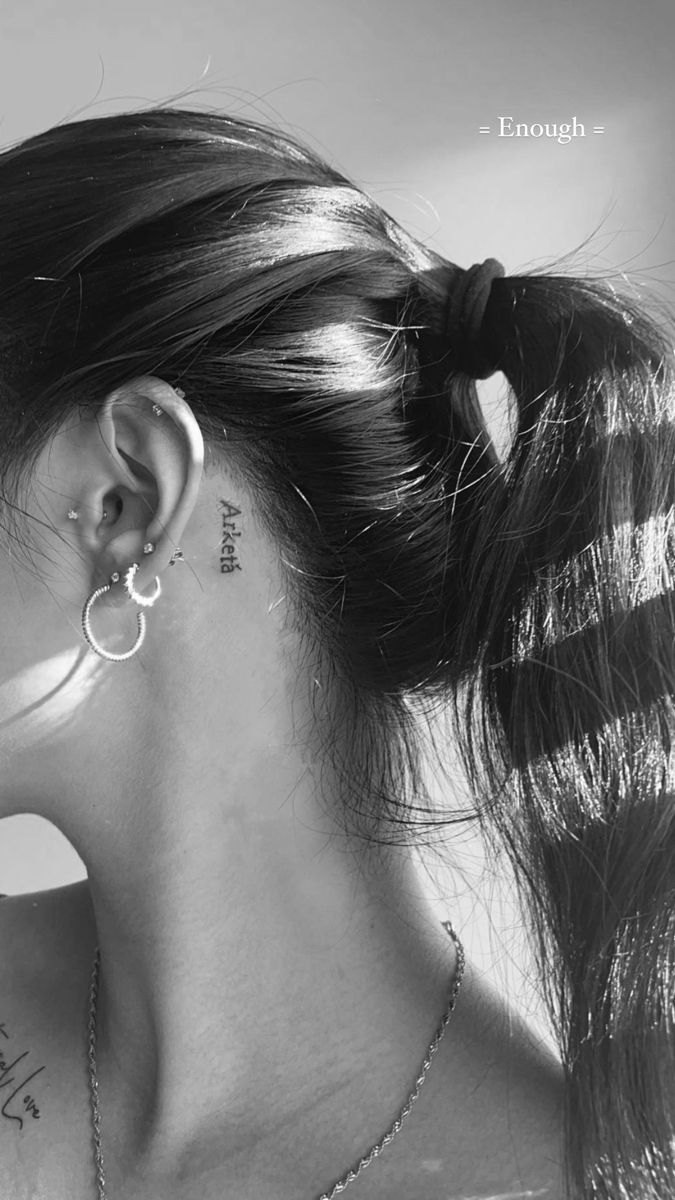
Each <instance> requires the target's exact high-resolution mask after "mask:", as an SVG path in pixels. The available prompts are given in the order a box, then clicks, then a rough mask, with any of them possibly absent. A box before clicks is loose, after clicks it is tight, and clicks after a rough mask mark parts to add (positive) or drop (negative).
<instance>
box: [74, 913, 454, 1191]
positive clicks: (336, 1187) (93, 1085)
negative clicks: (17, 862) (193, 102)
mask: <svg viewBox="0 0 675 1200" xmlns="http://www.w3.org/2000/svg"><path fill="white" fill-rule="evenodd" d="M441 924H442V926H443V928H444V929H445V930H446V932H447V933H449V934H450V937H451V938H452V939H453V941H454V943H455V946H456V948H457V965H456V969H455V973H454V978H453V983H452V990H451V992H450V1000H449V1002H448V1006H447V1008H446V1010H445V1013H444V1014H443V1018H442V1020H441V1023H440V1025H439V1026H438V1029H437V1030H436V1032H435V1034H434V1036H433V1038H432V1039H431V1042H430V1044H429V1046H428V1049H427V1053H426V1057H425V1059H424V1062H423V1063H422V1068H421V1071H420V1074H419V1075H418V1076H417V1079H416V1080H415V1086H414V1088H413V1090H412V1091H411V1093H410V1095H409V1096H408V1099H407V1100H406V1102H405V1104H404V1105H403V1108H402V1109H401V1111H400V1112H399V1114H398V1116H397V1118H396V1120H395V1121H394V1123H393V1124H392V1125H391V1126H390V1127H389V1129H388V1130H387V1132H386V1133H385V1134H384V1136H383V1137H382V1138H380V1141H379V1142H377V1143H376V1144H375V1145H374V1146H373V1147H372V1149H371V1150H369V1151H368V1153H367V1154H366V1155H364V1157H363V1158H361V1159H359V1161H358V1163H356V1164H355V1165H354V1166H353V1167H351V1169H350V1170H349V1171H347V1174H346V1175H343V1176H342V1178H341V1179H339V1180H338V1181H337V1183H334V1184H333V1186H332V1187H331V1189H330V1191H327V1192H322V1193H321V1194H320V1195H319V1196H317V1197H316V1200H333V1198H334V1197H335V1196H337V1195H338V1193H340V1192H344V1190H345V1188H347V1187H349V1185H350V1183H353V1182H354V1180H355V1179H356V1178H357V1176H358V1175H360V1174H361V1172H362V1171H365V1169H366V1167H368V1166H370V1164H371V1162H372V1161H373V1159H374V1158H377V1157H378V1155H379V1154H381V1153H382V1151H383V1149H384V1147H385V1146H388V1145H389V1143H390V1142H392V1141H393V1140H394V1138H395V1137H396V1134H397V1133H398V1131H399V1129H400V1128H401V1125H402V1124H403V1122H404V1121H405V1118H406V1117H407V1116H408V1113H409V1112H410V1110H411V1108H412V1106H413V1104H414V1103H415V1101H416V1099H417V1097H418V1096H419V1093H420V1088H421V1087H422V1084H423V1083H424V1080H425V1079H426V1076H427V1071H428V1070H429V1067H430V1066H431V1060H432V1058H433V1056H434V1054H435V1053H436V1051H437V1050H438V1046H439V1043H440V1040H441V1038H442V1037H443V1034H444V1033H445V1030H446V1028H447V1024H448V1021H449V1020H450V1017H451V1015H452V1012H453V1009H454V1007H455V1004H456V1002H457V996H458V995H459V989H460V987H461V986H462V978H463V976H464V965H465V957H464V947H463V946H462V943H461V942H460V940H459V938H458V936H457V934H456V933H455V931H454V929H453V928H452V925H451V924H450V922H449V921H442V922H441ZM100 964H101V955H100V951H99V948H98V946H97V947H96V950H95V953H94V965H93V967H92V972H91V983H90V985H89V1038H88V1043H89V1050H88V1057H89V1083H90V1092H91V1115H92V1124H93V1127H94V1158H95V1162H96V1179H97V1184H98V1200H106V1191H105V1174H104V1171H103V1151H102V1148H101V1114H100V1112H99V1108H98V1078H97V1076H96V1007H97V1001H98V976H99V968H100Z"/></svg>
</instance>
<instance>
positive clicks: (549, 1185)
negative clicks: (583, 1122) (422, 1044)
mask: <svg viewBox="0 0 675 1200" xmlns="http://www.w3.org/2000/svg"><path fill="white" fill-rule="evenodd" d="M465 985H466V987H465V989H463V996H462V999H463V1004H462V1005H461V1006H460V1005H458V1007H457V1010H456V1012H455V1014H454V1018H453V1020H454V1021H455V1022H456V1024H455V1027H454V1030H453V1034H454V1045H453V1053H452V1055H451V1056H449V1063H448V1106H447V1111H449V1112H452V1113H453V1115H454V1119H453V1126H454V1131H455V1132H454V1136H453V1141H454V1150H455V1153H454V1155H453V1163H454V1167H453V1174H454V1175H455V1180H454V1182H455V1185H456V1190H455V1191H451V1192H450V1196H451V1197H453V1200H454V1196H455V1195H457V1196H458V1197H459V1196H462V1197H463V1196H483V1195H486V1196H493V1195H497V1196H509V1197H513V1198H514V1200H516V1198H518V1200H519V1198H520V1197H521V1196H522V1197H526V1196H537V1197H540V1198H541V1200H562V1198H563V1196H564V1181H563V1152H564V1149H563V1120H564V1116H563V1114H564V1074H563V1070H562V1066H561V1064H560V1062H559V1060H558V1058H557V1057H556V1055H555V1053H554V1051H553V1049H552V1048H551V1047H549V1046H548V1045H547V1044H545V1043H544V1042H542V1041H541V1039H540V1038H538V1037H537V1036H536V1034H535V1033H534V1032H533V1031H532V1029H531V1028H530V1027H529V1025H528V1023H527V1021H526V1020H525V1019H524V1018H523V1017H521V1016H520V1015H519V1014H518V1013H517V1012H516V1011H515V1010H514V1009H513V1008H511V1007H510V1006H509V1004H508V1002H507V999H506V998H505V997H504V996H502V995H500V994H498V993H497V991H496V990H495V989H494V987H493V986H492V985H490V984H488V983H487V982H486V981H485V980H484V979H481V978H480V977H479V976H478V974H477V973H475V972H473V971H471V969H470V968H469V967H467V975H466V977H465Z"/></svg>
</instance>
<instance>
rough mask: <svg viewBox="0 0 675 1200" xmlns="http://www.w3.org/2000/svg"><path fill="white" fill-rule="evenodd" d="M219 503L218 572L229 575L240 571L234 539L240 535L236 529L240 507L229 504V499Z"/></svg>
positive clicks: (237, 547)
mask: <svg viewBox="0 0 675 1200" xmlns="http://www.w3.org/2000/svg"><path fill="white" fill-rule="evenodd" d="M219 503H220V510H221V512H220V515H221V518H222V532H221V535H220V573H221V575H231V574H232V572H233V571H241V563H239V562H238V560H237V551H238V549H239V545H238V544H237V542H235V540H234V539H235V538H240V537H241V531H240V530H238V529H237V523H236V518H237V517H240V516H241V509H240V508H237V507H236V506H235V505H234V504H230V502H229V500H221V501H220V502H219Z"/></svg>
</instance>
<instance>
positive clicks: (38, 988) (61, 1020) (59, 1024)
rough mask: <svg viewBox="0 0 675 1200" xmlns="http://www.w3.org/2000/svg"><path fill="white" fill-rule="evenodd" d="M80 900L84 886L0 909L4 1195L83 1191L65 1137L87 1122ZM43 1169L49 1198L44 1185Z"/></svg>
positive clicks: (76, 1158)
mask: <svg viewBox="0 0 675 1200" xmlns="http://www.w3.org/2000/svg"><path fill="white" fill-rule="evenodd" d="M82 900H83V896H82V889H81V888H80V889H78V885H69V886H67V887H63V888H54V889H49V890H47V891H42V892H32V893H22V894H20V895H14V896H5V897H3V898H2V900H1V902H0V962H1V963H2V971H1V972H0V1196H10V1195H11V1196H15V1197H16V1198H17V1200H18V1198H19V1197H28V1196H31V1197H34V1198H35V1200H38V1198H40V1200H41V1198H42V1197H43V1196H45V1197H46V1196H47V1194H49V1195H51V1196H52V1197H54V1198H57V1197H61V1196H66V1195H72V1194H82V1195H85V1194H86V1193H85V1191H81V1192H80V1191H78V1190H75V1192H73V1191H72V1183H73V1180H75V1179H77V1180H78V1181H79V1179H80V1176H82V1175H84V1178H85V1179H86V1169H87V1166H88V1164H87V1163H82V1162H81V1161H80V1157H81V1148H80V1147H79V1145H70V1144H69V1139H70V1133H69V1130H71V1129H77V1130H81V1129H82V1128H85V1127H86V1122H87V1120H88V1109H87V1104H86V1101H87V1094H86V1088H81V1087H80V1086H79V1083H80V1075H81V1074H82V1061H83V1057H84V1050H85V1048H84V1042H83V1033H82V1029H83V1024H82V1023H83V1020H84V1016H83V1014H84V1005H83V994H84V993H83V983H84V986H85V987H86V971H87V966H86V961H85V955H89V953H90V950H91V944H90V939H89V937H88V936H87V937H86V938H85V939H82V936H81V933H82V930H83V928H84V926H83V921H82V920H81V919H80V916H79V914H80V913H82V914H83V918H84V919H86V906H85V905H83V903H82ZM83 940H84V945H82V942H83ZM80 1140H81V1139H80ZM47 1162H48V1163H49V1164H50V1187H49V1193H47V1192H46V1191H44V1190H43V1184H42V1182H41V1180H42V1178H43V1175H44V1169H45V1164H46V1163H47Z"/></svg>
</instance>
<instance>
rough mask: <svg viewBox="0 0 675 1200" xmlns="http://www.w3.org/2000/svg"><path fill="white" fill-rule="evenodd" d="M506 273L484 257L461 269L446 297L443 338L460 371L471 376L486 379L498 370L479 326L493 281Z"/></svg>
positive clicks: (491, 260) (498, 263)
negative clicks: (448, 345) (481, 260)
mask: <svg viewBox="0 0 675 1200" xmlns="http://www.w3.org/2000/svg"><path fill="white" fill-rule="evenodd" d="M505 274H506V272H505V270H504V268H503V266H502V264H501V263H500V262H498V261H497V259H496V258H486V259H485V262H482V263H474V264H473V266H471V267H468V268H467V270H465V271H462V272H461V274H460V275H459V278H458V279H457V280H456V282H455V283H454V285H453V286H452V289H451V291H450V294H449V296H448V302H447V306H446V310H445V327H444V331H445V337H446V339H447V340H448V341H449V342H450V347H451V352H452V356H453V358H454V360H455V362H456V363H457V366H458V367H459V370H460V371H463V372H464V374H466V375H469V376H470V377H471V378H472V379H487V377H488V375H492V374H494V372H495V371H496V370H497V369H498V368H497V367H496V366H495V362H494V354H492V355H490V354H489V353H488V352H487V350H486V347H485V345H484V344H483V329H482V325H483V316H484V314H485V309H486V307H487V302H488V300H489V298H490V289H491V288H492V284H493V283H494V281H495V279H499V278H502V277H503V276H504V275H505Z"/></svg>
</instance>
